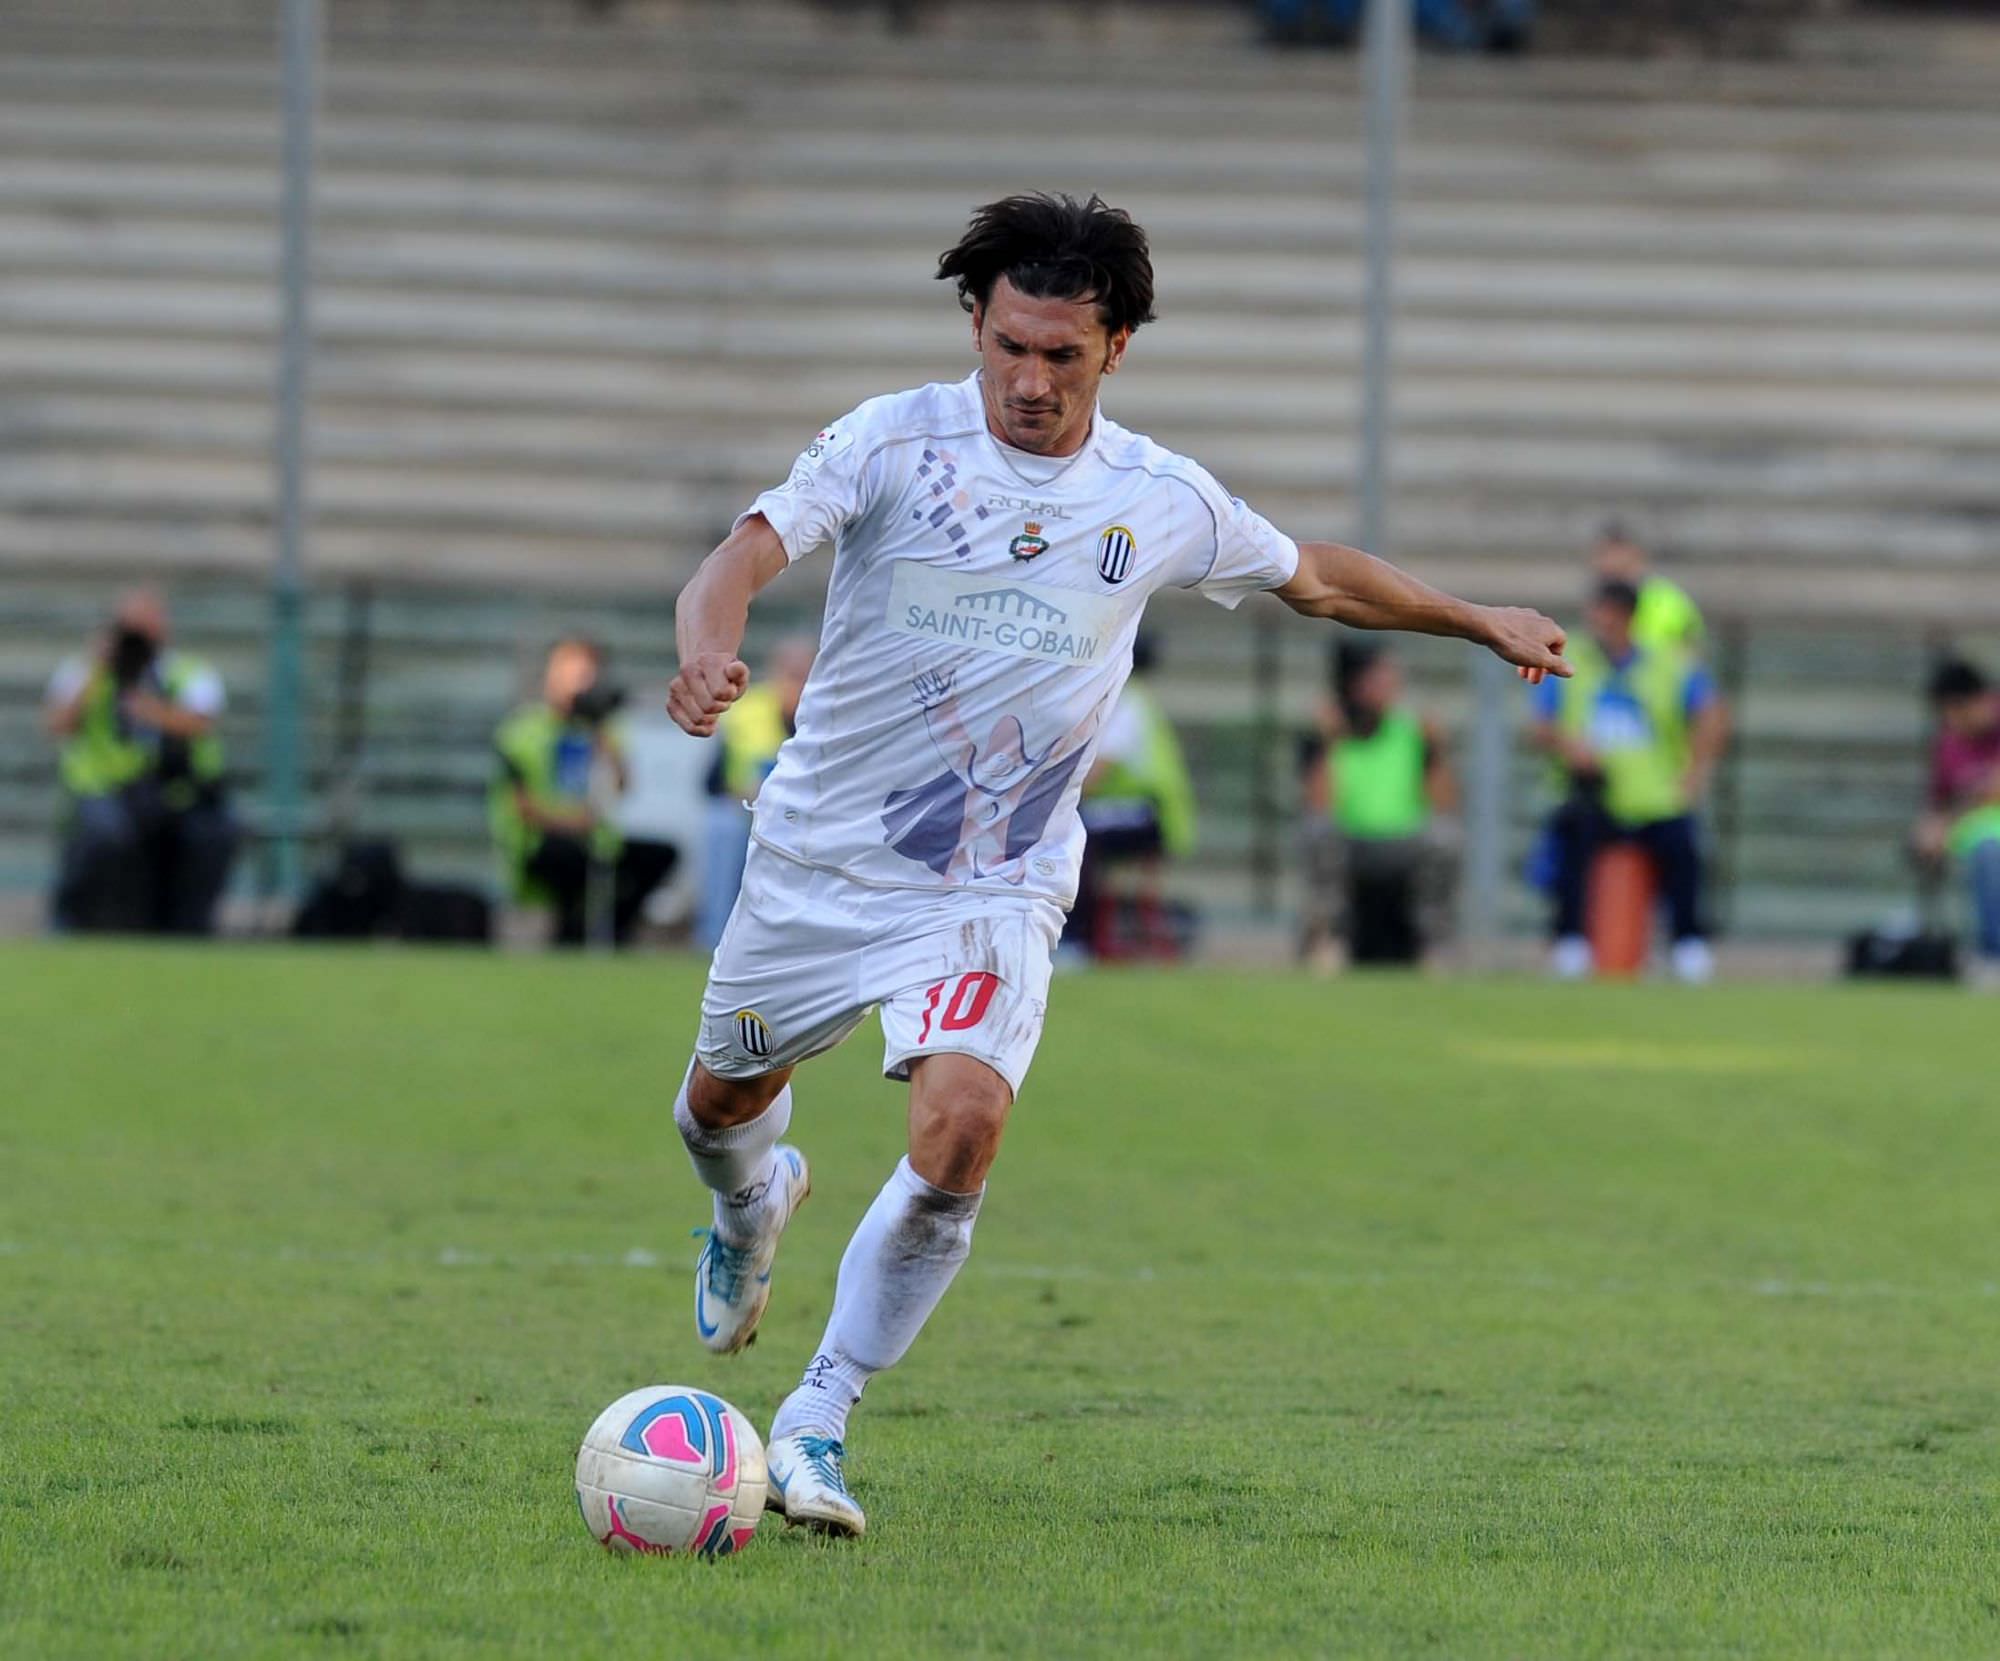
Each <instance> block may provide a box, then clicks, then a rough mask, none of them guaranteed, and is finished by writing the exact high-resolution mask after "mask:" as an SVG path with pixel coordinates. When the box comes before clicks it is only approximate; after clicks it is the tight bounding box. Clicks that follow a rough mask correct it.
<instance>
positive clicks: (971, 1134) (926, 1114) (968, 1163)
mask: <svg viewBox="0 0 2000 1661" xmlns="http://www.w3.org/2000/svg"><path fill="white" fill-rule="evenodd" d="M927 1059H935V1060H937V1061H945V1062H949V1063H955V1064H956V1065H949V1066H946V1067H944V1068H937V1067H931V1068H926V1067H924V1066H923V1065H922V1064H921V1063H920V1064H919V1066H918V1068H917V1069H915V1071H914V1085H915V1087H914V1088H913V1090H912V1092H911V1097H910V1166H911V1169H913V1170H914V1171H915V1172H916V1173H917V1175H918V1176H920V1177H922V1178H923V1179H924V1181H926V1182H928V1183H929V1184H931V1186H932V1187H934V1188H943V1189H946V1190H948V1191H949V1192H951V1193H955V1194H969V1193H971V1192H972V1191H973V1190H974V1189H975V1188H977V1187H979V1185H980V1184H981V1183H983V1182H984V1181H985V1180H986V1173H987V1170H988V1169H989V1168H990V1167H991V1165H992V1164H993V1161H994V1158H995V1157H996V1156H997V1155H998V1154H999V1152H1000V1138H1001V1135H1002V1133H1003V1132H1004V1131H1005V1130H1006V1128H1007V1114H1008V1111H1009V1110H1010V1109H1011V1108H1012V1107H1013V1105H1014V1092H1013V1090H1012V1089H1011V1088H1010V1087H1009V1086H1008V1083H1007V1081H1006V1080H1005V1079H1004V1078H1002V1077H1001V1076H1000V1075H999V1074H998V1073H996V1072H994V1071H993V1070H992V1069H991V1068H990V1067H987V1066H985V1065H983V1064H980V1063H969V1064H968V1063H967V1062H966V1060H965V1058H963V1057H956V1056H953V1057H937V1058H927Z"/></svg>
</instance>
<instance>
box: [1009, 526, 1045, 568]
mask: <svg viewBox="0 0 2000 1661" xmlns="http://www.w3.org/2000/svg"><path fill="white" fill-rule="evenodd" d="M1048 551H1049V539H1048V538H1047V537H1045V536H1043V535H1042V522H1041V521H1040V520H1039V519H1030V520H1029V521H1028V522H1027V524H1026V525H1024V526H1022V528H1021V534H1020V535H1019V536H1017V537H1015V538H1014V540H1013V541H1012V542H1010V543H1008V544H1007V552H1008V553H1010V554H1012V555H1013V556H1014V557H1015V558H1016V559H1018V560H1021V561H1023V562H1025V561H1027V560H1031V559H1035V558H1038V557H1039V556H1041V555H1042V554H1046V553H1047V552H1048Z"/></svg>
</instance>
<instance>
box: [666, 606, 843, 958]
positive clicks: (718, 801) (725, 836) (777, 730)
mask: <svg viewBox="0 0 2000 1661" xmlns="http://www.w3.org/2000/svg"><path fill="white" fill-rule="evenodd" d="M813 652H814V642H813V640H812V638H811V636H809V635H793V636H790V637H789V638H787V639H784V640H781V641H779V642H778V643H777V645H776V646H774V647H773V648H772V649H771V661H770V665H769V667H768V668H767V669H766V671H765V673H764V675H763V676H762V678H760V679H756V680H753V681H752V682H751V683H750V689H749V690H748V691H747V692H745V693H744V694H743V696H742V697H740V698H738V699H737V700H736V702H735V703H733V704H731V705H730V706H729V708H728V709H727V710H726V711H725V712H724V714H723V716H722V719H721V720H720V721H719V722H717V723H716V729H715V760H714V762H713V763H712V764H711V765H710V767H709V770H708V817H707V829H706V834H705V835H704V836H703V838H702V860H701V894H700V898H699V899H698V900H697V902H696V904H695V940H696V942H697V943H698V944H700V945H702V946H707V947H711V948H712V947H713V946H714V945H715V944H716V942H717V941H719V940H720V939H721V938H722V930H723V927H724V925H725V924H727V923H728V921H729V913H730V910H731V909H732V908H733V907H734V906H735V904H736V892H737V890H738V889H739V888H741V887H742V886H743V865H744V861H745V860H746V859H747V858H748V856H749V853H750V815H749V813H748V811H747V809H748V806H749V804H750V803H751V802H754V801H755V800H756V799H757V792H758V791H759V790H760V789H762V788H763V784H764V780H765V779H766V778H767V777H769V776H770V772H771V769H772V768H773V767H774V766H776V765H777V761H778V750H779V747H780V746H781V745H782V744H783V743H784V742H785V740H786V739H788V738H790V737H791V736H792V732H793V730H794V729H795V728H796V727H797V726H798V719H799V700H800V699H801V698H803V697H804V696H805V691H806V678H807V677H808V676H809V675H811V673H812V666H813Z"/></svg>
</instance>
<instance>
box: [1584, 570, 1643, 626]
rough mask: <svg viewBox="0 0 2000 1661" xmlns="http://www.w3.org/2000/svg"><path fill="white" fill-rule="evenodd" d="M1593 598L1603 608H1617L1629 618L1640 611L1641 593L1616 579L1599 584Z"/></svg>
mask: <svg viewBox="0 0 2000 1661" xmlns="http://www.w3.org/2000/svg"><path fill="white" fill-rule="evenodd" d="M1591 598H1592V599H1593V600H1595V601H1596V602H1597V603H1598V604H1599V605H1601V606H1612V607H1615V608H1616V609H1617V610H1619V611H1622V612H1624V613H1625V615H1626V616H1627V617H1630V616H1631V615H1632V614H1633V613H1634V612H1635V611H1637V610H1638V609H1639V591H1638V590H1637V589H1636V588H1634V587H1633V586H1632V585H1631V584H1630V583H1622V582H1618V581H1616V580H1615V579H1614V580H1612V581H1610V582H1601V583H1599V584H1598V585H1597V589H1596V591H1595V592H1594V593H1593V594H1592V595H1591Z"/></svg>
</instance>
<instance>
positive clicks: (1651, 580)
mask: <svg viewBox="0 0 2000 1661" xmlns="http://www.w3.org/2000/svg"><path fill="white" fill-rule="evenodd" d="M1590 563H1591V566H1592V568H1593V569H1594V570H1595V571H1596V573H1597V580H1598V581H1599V582H1616V583H1625V584H1627V585H1628V586H1629V587H1631V588H1632V589H1634V590H1635V591H1636V592H1637V593H1638V596H1639V609H1638V610H1637V611H1635V612H1634V613H1633V614H1632V638H1633V640H1635V641H1636V642H1637V643H1638V644H1639V645H1641V646H1644V647H1647V648H1649V649H1652V648H1658V647H1672V648H1674V649H1676V650H1679V651H1683V652H1688V653H1691V654H1694V655H1696V656H1699V655H1700V653H1701V650H1702V648H1703V646H1704V644H1705V643H1706V638H1707V634H1708V627H1707V625H1706V624H1705V623H1704V622H1703V621H1702V616H1701V609H1700V608H1699V607H1698V606H1697V605H1696V604H1695V603H1694V601H1693V600H1692V599H1691V598H1690V597H1689V595H1688V592H1687V590H1686V589H1684V588H1682V587H1681V586H1680V585H1679V584H1678V583H1671V582H1669V581H1667V579H1666V578H1665V577H1663V576H1661V575H1659V574H1658V573H1657V572H1656V571H1654V570H1653V568H1652V560H1651V558H1650V557H1649V556H1648V555H1647V553H1646V550H1645V547H1644V545H1643V544H1641V543H1640V541H1639V539H1638V538H1637V537H1636V536H1635V535H1633V533H1632V531H1631V530H1630V529H1629V528H1628V527H1627V526H1626V525H1625V523H1624V522H1623V521H1622V520H1618V519H1607V520H1606V521H1605V522H1604V524H1603V525H1601V526H1599V527H1598V532H1597V543H1596V546H1595V547H1593V548H1592V550H1591V556H1590Z"/></svg>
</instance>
